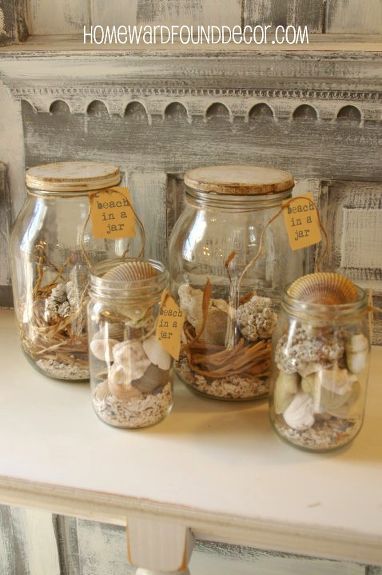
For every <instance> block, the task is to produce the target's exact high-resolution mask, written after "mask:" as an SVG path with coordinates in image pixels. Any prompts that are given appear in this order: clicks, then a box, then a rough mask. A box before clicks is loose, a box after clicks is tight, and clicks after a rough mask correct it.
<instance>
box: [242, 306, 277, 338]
mask: <svg viewBox="0 0 382 575" xmlns="http://www.w3.org/2000/svg"><path fill="white" fill-rule="evenodd" d="M236 319H237V322H238V325H239V328H240V331H241V333H242V335H243V336H244V337H245V338H246V339H248V340H249V341H256V340H258V339H269V338H270V337H271V336H272V332H273V329H274V327H275V325H276V322H277V314H276V313H275V312H274V311H273V308H272V300H271V299H270V298H267V297H260V296H256V295H255V296H253V297H252V298H251V299H250V300H249V301H248V302H246V303H244V304H242V305H241V306H239V307H238V309H237V312H236Z"/></svg>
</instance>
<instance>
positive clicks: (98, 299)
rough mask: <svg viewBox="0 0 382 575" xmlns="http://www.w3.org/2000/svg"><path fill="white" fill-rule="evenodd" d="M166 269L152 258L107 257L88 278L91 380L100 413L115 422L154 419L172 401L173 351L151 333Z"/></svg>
mask: <svg viewBox="0 0 382 575" xmlns="http://www.w3.org/2000/svg"><path fill="white" fill-rule="evenodd" d="M167 283H168V273H167V271H166V270H165V268H164V266H163V265H162V264H161V263H159V262H156V261H153V260H148V261H143V260H133V261H130V262H122V263H121V262H119V261H109V262H103V263H101V264H99V265H98V266H97V267H96V268H95V269H94V272H93V273H92V275H91V279H90V292H89V293H90V301H89V305H88V330H89V359H90V383H91V389H92V402H93V407H94V410H95V412H96V414H97V415H98V417H99V418H100V419H101V420H102V421H104V422H105V423H108V424H109V425H112V426H115V427H123V428H129V429H136V428H140V427H148V426H150V425H154V424H155V423H158V422H159V421H161V420H162V419H164V418H165V417H166V415H167V414H168V413H169V412H170V411H171V408H172V405H173V393H172V378H171V371H170V370H171V365H172V358H171V356H170V355H169V354H168V353H167V352H166V351H165V350H164V349H163V348H162V346H161V344H160V343H159V342H158V341H157V339H156V337H155V326H156V321H157V318H158V315H159V309H160V301H161V296H162V292H163V290H164V289H165V288H166V287H167Z"/></svg>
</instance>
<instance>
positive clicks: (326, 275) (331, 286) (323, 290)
mask: <svg viewBox="0 0 382 575" xmlns="http://www.w3.org/2000/svg"><path fill="white" fill-rule="evenodd" d="M287 293H288V295H289V296H291V297H293V298H295V299H297V300H301V301H304V302H310V303H318V304H325V305H336V304H345V303H351V302H354V301H355V300H356V299H357V297H358V290H357V286H356V285H355V284H354V283H353V282H352V281H350V280H349V279H348V278H347V277H345V276H342V275H340V274H336V273H331V272H318V273H315V274H308V275H306V276H303V277H301V278H299V279H298V280H296V281H295V282H293V283H292V285H291V286H290V287H289V288H288V292H287Z"/></svg>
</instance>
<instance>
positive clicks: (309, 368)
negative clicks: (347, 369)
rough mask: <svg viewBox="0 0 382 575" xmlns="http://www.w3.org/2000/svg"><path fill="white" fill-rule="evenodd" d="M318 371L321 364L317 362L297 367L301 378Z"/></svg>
mask: <svg viewBox="0 0 382 575" xmlns="http://www.w3.org/2000/svg"><path fill="white" fill-rule="evenodd" d="M320 369H322V363H317V362H310V363H302V364H301V365H300V366H299V371H298V373H299V374H300V375H301V377H307V376H308V375H311V374H312V373H316V371H320Z"/></svg>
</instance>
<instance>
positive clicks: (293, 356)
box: [275, 327, 345, 375]
mask: <svg viewBox="0 0 382 575" xmlns="http://www.w3.org/2000/svg"><path fill="white" fill-rule="evenodd" d="M344 349H345V348H344V341H343V338H342V337H341V336H340V335H339V333H332V334H325V335H309V334H308V332H307V331H306V330H305V329H304V328H302V327H300V328H298V329H297V330H296V331H295V332H294V333H293V334H291V333H289V334H285V335H283V336H282V337H281V338H280V339H279V341H278V344H277V347H276V352H275V359H276V364H277V367H278V368H279V369H281V370H282V371H285V372H286V373H296V372H298V373H302V374H304V375H305V374H306V367H307V364H314V363H319V364H320V365H321V367H330V366H331V365H333V363H334V362H336V361H339V360H341V359H342V358H343V354H344Z"/></svg>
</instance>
